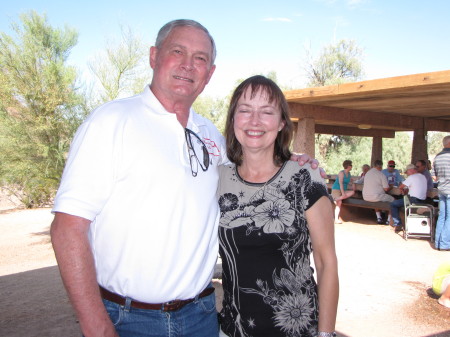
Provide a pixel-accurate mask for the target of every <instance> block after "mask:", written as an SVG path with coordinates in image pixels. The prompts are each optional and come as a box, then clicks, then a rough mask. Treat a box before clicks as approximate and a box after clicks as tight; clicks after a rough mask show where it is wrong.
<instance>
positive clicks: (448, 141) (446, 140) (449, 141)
mask: <svg viewBox="0 0 450 337" xmlns="http://www.w3.org/2000/svg"><path fill="white" fill-rule="evenodd" d="M442 144H443V145H444V147H447V146H449V145H450V135H448V136H445V137H444V138H443V139H442Z"/></svg>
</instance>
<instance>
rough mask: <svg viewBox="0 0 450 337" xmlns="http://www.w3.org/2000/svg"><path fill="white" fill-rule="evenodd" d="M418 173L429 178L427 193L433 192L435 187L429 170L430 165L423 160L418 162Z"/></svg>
mask: <svg viewBox="0 0 450 337" xmlns="http://www.w3.org/2000/svg"><path fill="white" fill-rule="evenodd" d="M416 169H417V172H419V173H421V174H423V175H424V176H425V178H427V191H431V190H432V189H433V187H434V185H433V178H431V173H430V171H429V170H428V163H427V162H426V161H425V160H423V159H421V160H418V161H417V162H416Z"/></svg>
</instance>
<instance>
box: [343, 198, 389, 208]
mask: <svg viewBox="0 0 450 337" xmlns="http://www.w3.org/2000/svg"><path fill="white" fill-rule="evenodd" d="M342 205H346V206H352V207H361V208H370V209H379V210H382V211H390V209H391V207H390V205H391V203H390V202H387V201H377V202H372V201H365V200H364V199H358V198H347V199H344V200H342Z"/></svg>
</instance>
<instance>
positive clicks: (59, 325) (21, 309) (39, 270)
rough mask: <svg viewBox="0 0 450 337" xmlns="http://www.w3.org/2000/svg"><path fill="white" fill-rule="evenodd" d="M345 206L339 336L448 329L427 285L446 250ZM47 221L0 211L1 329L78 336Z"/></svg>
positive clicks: (412, 334)
mask: <svg viewBox="0 0 450 337" xmlns="http://www.w3.org/2000/svg"><path fill="white" fill-rule="evenodd" d="M346 212H347V211H346V210H345V209H343V219H344V220H345V222H344V223H343V224H339V225H336V245H337V254H338V259H339V276H340V300H339V309H338V317H337V325H336V329H337V331H338V336H352V337H353V336H355V337H359V336H361V337H371V336H373V337H380V336H382V337H384V336H386V337H389V336H409V337H416V336H417V337H418V336H439V337H444V336H450V309H447V308H444V307H442V306H441V305H439V304H438V303H437V300H436V298H437V297H436V296H435V295H434V294H433V292H432V291H431V289H430V285H431V279H432V276H433V273H434V271H435V270H436V268H437V267H438V265H439V264H440V263H442V262H444V261H449V260H450V252H440V251H436V250H434V249H433V247H432V246H431V245H430V242H429V241H428V240H422V239H410V240H408V241H405V240H403V238H402V237H401V236H400V235H398V234H395V233H394V232H393V230H392V229H391V228H390V227H388V226H382V225H376V224H375V222H374V221H373V216H372V214H370V211H359V210H358V211H355V210H353V209H352V212H353V213H352V214H349V213H346ZM51 220H52V215H51V214H50V210H49V209H45V208H44V209H37V210H15V211H0V231H1V233H2V234H1V236H0V294H1V299H0V336H9V337H19V336H20V337H23V336H45V337H51V336H55V337H61V336H64V337H72V336H80V332H79V330H78V324H77V321H76V318H75V316H74V314H73V312H72V309H71V307H70V304H69V303H68V300H67V297H66V295H65V292H64V289H63V286H62V283H61V280H60V278H59V273H58V269H57V266H56V262H55V258H54V255H53V251H52V248H51V244H50V238H49V224H50V222H51ZM215 284H216V287H217V289H218V290H219V291H218V292H217V296H218V298H219V301H220V297H221V293H220V283H218V282H216V283H215ZM219 306H220V304H219Z"/></svg>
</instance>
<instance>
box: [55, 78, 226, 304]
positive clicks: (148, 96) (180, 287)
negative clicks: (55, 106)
mask: <svg viewBox="0 0 450 337" xmlns="http://www.w3.org/2000/svg"><path fill="white" fill-rule="evenodd" d="M187 127H188V128H189V129H191V130H192V131H194V132H196V133H197V134H198V135H199V136H200V138H202V139H203V140H204V142H205V143H206V144H207V148H208V152H209V154H210V166H209V168H208V170H207V171H206V172H203V171H202V170H201V168H198V175H197V176H196V177H194V176H193V175H192V172H191V163H190V153H189V151H188V147H187V144H186V139H185V130H184V128H183V127H182V126H181V125H180V123H179V122H178V120H177V118H176V115H175V114H173V113H169V112H167V111H166V110H165V109H164V107H163V106H162V105H161V104H160V102H159V101H158V100H157V99H156V97H155V96H154V95H153V93H152V92H151V90H150V89H149V86H147V87H146V88H145V90H144V92H143V93H142V94H140V95H136V96H133V97H130V98H126V99H121V100H116V101H113V102H109V103H107V104H105V105H103V106H101V107H99V108H98V109H96V110H95V111H94V112H93V113H92V114H91V115H90V116H89V117H88V118H87V120H86V121H85V122H84V123H83V124H82V125H81V126H80V128H79V130H78V131H77V133H76V135H75V138H74V140H73V143H72V145H71V149H70V153H69V158H68V160H67V164H66V167H65V170H64V174H63V177H62V181H61V185H60V188H59V190H58V193H57V195H56V199H55V204H54V208H53V212H63V213H68V214H72V215H76V216H80V217H83V218H86V219H89V220H91V221H92V223H91V225H90V232H89V239H90V243H91V247H92V252H93V254H94V259H95V264H96V270H97V279H98V283H99V284H100V285H101V286H103V287H105V288H107V289H109V290H110V291H113V292H115V293H118V294H120V295H123V296H129V297H131V298H133V299H136V300H138V301H143V302H149V303H160V302H166V301H170V300H174V299H187V298H192V297H194V296H195V295H197V294H198V293H199V292H201V291H202V290H203V289H204V288H205V287H206V286H207V285H208V283H209V282H210V281H211V277H212V273H213V269H214V266H215V263H216V258H217V252H218V242H217V230H218V229H217V226H218V218H219V210H218V203H217V199H216V190H217V185H218V178H219V177H218V170H217V167H218V165H220V164H222V163H224V162H227V159H226V151H225V142H224V138H223V137H222V135H221V134H220V133H219V131H218V130H217V129H216V127H215V126H214V125H213V124H212V123H211V122H210V121H208V120H207V119H205V118H203V117H201V116H199V115H197V114H196V113H195V112H194V111H193V110H191V112H190V116H189V121H188V125H187ZM199 156H201V154H200V155H199ZM194 159H195V158H194ZM200 160H201V159H200Z"/></svg>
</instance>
